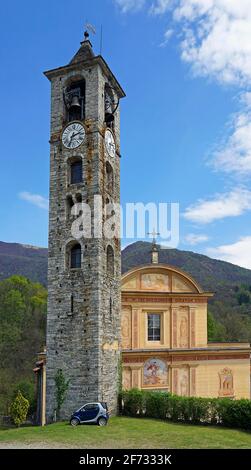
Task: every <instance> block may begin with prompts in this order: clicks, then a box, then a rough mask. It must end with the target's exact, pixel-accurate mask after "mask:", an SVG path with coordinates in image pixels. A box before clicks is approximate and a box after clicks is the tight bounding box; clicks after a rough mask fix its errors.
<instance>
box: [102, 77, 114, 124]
mask: <svg viewBox="0 0 251 470" xmlns="http://www.w3.org/2000/svg"><path fill="white" fill-rule="evenodd" d="M104 105H105V122H106V125H107V127H110V129H113V128H114V111H115V106H114V97H113V93H112V90H111V87H110V86H109V85H108V83H106V84H105V99H104Z"/></svg>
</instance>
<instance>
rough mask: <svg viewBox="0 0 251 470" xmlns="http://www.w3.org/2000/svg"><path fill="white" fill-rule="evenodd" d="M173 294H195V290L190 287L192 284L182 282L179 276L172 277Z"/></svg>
mask: <svg viewBox="0 0 251 470" xmlns="http://www.w3.org/2000/svg"><path fill="white" fill-rule="evenodd" d="M172 284H173V288H172V290H173V292H195V291H196V289H195V288H194V287H193V286H192V284H190V283H188V282H186V281H184V279H182V277H180V276H174V275H173V283H172Z"/></svg>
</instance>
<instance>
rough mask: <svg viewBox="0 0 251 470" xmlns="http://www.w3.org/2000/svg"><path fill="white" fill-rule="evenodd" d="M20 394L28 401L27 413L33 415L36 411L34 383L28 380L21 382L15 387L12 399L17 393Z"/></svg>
mask: <svg viewBox="0 0 251 470" xmlns="http://www.w3.org/2000/svg"><path fill="white" fill-rule="evenodd" d="M19 391H20V392H21V393H22V395H23V397H24V398H26V400H28V402H29V404H30V407H29V412H30V413H34V411H35V410H36V398H35V383H34V381H33V382H30V381H28V380H21V381H20V382H19V383H18V384H17V385H16V387H15V389H14V393H13V399H14V398H15V397H16V396H17V394H18V392H19Z"/></svg>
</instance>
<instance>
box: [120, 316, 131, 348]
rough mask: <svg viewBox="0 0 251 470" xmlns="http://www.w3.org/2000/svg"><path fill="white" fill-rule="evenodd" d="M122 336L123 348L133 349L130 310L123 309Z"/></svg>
mask: <svg viewBox="0 0 251 470" xmlns="http://www.w3.org/2000/svg"><path fill="white" fill-rule="evenodd" d="M121 337H122V349H131V347H132V335H131V312H130V311H129V310H128V311H127V310H124V311H122V319H121Z"/></svg>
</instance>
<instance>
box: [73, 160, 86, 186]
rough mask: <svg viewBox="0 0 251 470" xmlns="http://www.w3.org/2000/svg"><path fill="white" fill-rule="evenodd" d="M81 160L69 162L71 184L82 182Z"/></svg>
mask: <svg viewBox="0 0 251 470" xmlns="http://www.w3.org/2000/svg"><path fill="white" fill-rule="evenodd" d="M82 170H83V167H82V160H77V161H76V162H73V163H72V164H71V178H70V179H71V184H77V183H82V181H83V176H82Z"/></svg>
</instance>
